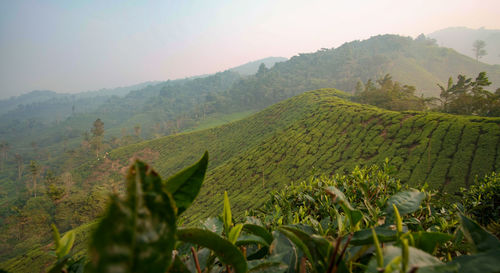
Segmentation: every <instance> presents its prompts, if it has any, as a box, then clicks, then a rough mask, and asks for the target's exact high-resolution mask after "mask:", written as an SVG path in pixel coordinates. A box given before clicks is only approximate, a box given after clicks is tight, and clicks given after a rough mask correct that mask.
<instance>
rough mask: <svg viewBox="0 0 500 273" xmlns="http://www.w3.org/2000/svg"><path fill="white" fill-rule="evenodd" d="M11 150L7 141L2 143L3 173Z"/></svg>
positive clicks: (0, 144)
mask: <svg viewBox="0 0 500 273" xmlns="http://www.w3.org/2000/svg"><path fill="white" fill-rule="evenodd" d="M9 149H10V146H9V143H8V142H7V141H2V143H0V150H1V151H2V164H1V166H0V170H2V171H3V165H4V163H5V161H6V160H7V152H8V151H9Z"/></svg>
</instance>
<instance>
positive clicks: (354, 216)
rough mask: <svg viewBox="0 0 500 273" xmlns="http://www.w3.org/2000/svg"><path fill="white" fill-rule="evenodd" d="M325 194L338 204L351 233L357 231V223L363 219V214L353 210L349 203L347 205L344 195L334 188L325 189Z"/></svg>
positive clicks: (347, 201)
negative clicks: (346, 218)
mask: <svg viewBox="0 0 500 273" xmlns="http://www.w3.org/2000/svg"><path fill="white" fill-rule="evenodd" d="M326 192H327V193H328V194H330V195H331V196H332V198H333V200H334V202H338V203H340V205H341V207H342V209H343V210H344V213H345V214H346V215H347V217H348V219H349V224H350V227H351V231H355V230H356V229H357V224H358V223H359V221H361V219H363V213H362V212H361V211H360V210H358V209H355V208H353V206H352V205H351V203H349V200H347V198H346V197H345V195H344V193H343V192H341V191H340V190H339V189H337V188H336V187H334V186H330V187H327V188H326Z"/></svg>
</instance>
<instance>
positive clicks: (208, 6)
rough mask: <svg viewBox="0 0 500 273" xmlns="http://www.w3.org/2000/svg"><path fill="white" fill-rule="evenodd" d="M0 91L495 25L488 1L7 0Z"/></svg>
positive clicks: (128, 78)
mask: <svg viewBox="0 0 500 273" xmlns="http://www.w3.org/2000/svg"><path fill="white" fill-rule="evenodd" d="M0 7H1V11H0V59H1V60H2V62H1V64H0V98H7V97H11V96H17V95H21V94H24V93H27V92H30V91H32V90H52V91H56V92H59V93H78V92H84V91H90V90H100V89H103V88H115V87H120V86H129V85H134V84H138V83H142V82H148V81H165V80H168V79H178V78H185V77H190V76H196V75H203V74H212V73H215V72H218V71H224V70H226V69H229V68H231V67H235V66H238V65H242V64H244V63H247V62H251V61H255V60H258V59H262V58H267V57H271V56H273V57H286V58H290V57H292V56H295V55H297V54H299V53H309V52H315V51H317V50H319V49H321V48H332V47H338V46H340V45H341V44H343V43H345V42H350V41H353V40H364V39H368V38H369V37H371V36H375V35H381V34H398V35H403V36H411V37H416V36H418V35H419V34H421V33H424V34H429V33H432V32H434V31H437V30H441V29H444V28H448V27H460V26H463V27H467V28H472V29H478V28H481V27H484V28H486V29H500V20H499V19H498V18H497V14H496V11H498V10H500V3H498V1H490V0H486V1H482V3H481V5H478V4H477V1H449V0H446V1H432V2H431V1H414V2H411V3H401V1H394V0H384V1H367V0H363V1H361V0H360V1H349V2H348V1H337V2H336V3H332V2H331V1H311V2H308V3H303V2H301V1H275V2H272V3H266V2H265V1H254V2H251V3H243V2H239V1H217V2H210V3H206V2H203V1H194V2H189V3H187V2H182V3H176V2H174V1H166V2H155V3H154V4H152V3H142V2H139V3H135V2H129V1H127V2H121V1H111V2H106V3H101V2H64V1H47V2H44V3H43V4H41V3H39V2H37V1H15V2H13V3H1V4H0Z"/></svg>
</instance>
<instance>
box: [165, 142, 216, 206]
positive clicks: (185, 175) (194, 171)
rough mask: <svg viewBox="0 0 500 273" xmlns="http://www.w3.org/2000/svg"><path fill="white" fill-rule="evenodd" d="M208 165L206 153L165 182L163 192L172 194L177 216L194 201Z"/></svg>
mask: <svg viewBox="0 0 500 273" xmlns="http://www.w3.org/2000/svg"><path fill="white" fill-rule="evenodd" d="M207 165H208V152H205V154H204V155H203V157H202V158H201V159H200V160H199V161H198V162H196V163H195V164H193V165H192V166H190V167H187V168H186V169H184V170H182V171H180V172H178V173H177V174H175V175H173V176H172V177H170V178H169V179H167V181H166V182H165V190H167V191H168V192H169V193H170V194H172V196H173V198H174V200H175V204H176V207H177V215H180V214H181V213H182V212H184V211H185V210H186V209H187V208H188V207H189V206H190V205H191V204H192V203H193V201H194V199H195V198H196V196H197V195H198V193H199V192H200V189H201V184H202V183H203V179H205V172H206V170H207Z"/></svg>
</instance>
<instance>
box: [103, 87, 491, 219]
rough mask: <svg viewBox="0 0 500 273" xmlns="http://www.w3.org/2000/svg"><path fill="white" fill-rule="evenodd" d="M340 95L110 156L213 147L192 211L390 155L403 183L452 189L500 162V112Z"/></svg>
mask: <svg viewBox="0 0 500 273" xmlns="http://www.w3.org/2000/svg"><path fill="white" fill-rule="evenodd" d="M339 94H342V93H339V92H338V91H334V90H330V89H322V90H317V91H311V92H307V93H305V94H303V95H300V96H297V97H294V98H292V99H289V100H286V101H284V102H281V103H278V104H276V105H274V106H272V107H270V108H268V109H266V110H265V111H262V112H260V113H258V114H256V115H253V116H251V117H249V118H246V119H243V120H241V121H237V122H234V123H231V124H228V125H225V126H222V127H218V128H213V129H209V130H204V131H199V132H194V133H190V134H182V135H177V136H171V137H165V138H161V139H158V140H154V141H149V142H144V143H141V144H137V145H133V146H129V147H125V148H121V149H118V150H116V151H114V152H112V153H111V158H112V159H113V160H118V161H120V162H121V163H122V164H125V163H126V162H125V161H126V160H125V159H127V158H129V157H131V156H133V155H134V154H135V155H140V154H141V153H147V152H148V151H149V152H150V153H149V154H150V156H149V157H148V160H149V161H151V162H152V164H153V166H154V167H155V168H156V169H157V170H158V171H159V172H160V173H161V174H162V175H163V176H167V175H171V174H172V173H174V172H176V171H178V170H180V169H181V168H182V167H184V166H186V165H187V164H189V163H190V162H193V161H194V160H195V159H196V158H197V157H198V156H199V155H200V154H201V153H202V152H203V151H204V150H205V149H207V150H208V151H209V153H210V154H211V161H210V172H209V174H208V175H207V177H208V179H207V181H206V183H205V186H204V188H203V189H202V193H201V195H200V199H199V201H198V203H196V204H195V206H194V208H193V209H192V210H191V213H190V215H191V217H190V218H191V219H197V218H200V217H205V216H208V215H210V214H213V213H215V211H217V210H218V209H219V208H218V207H217V206H216V203H215V201H214V200H219V197H220V194H222V193H223V192H224V190H227V191H229V192H230V193H231V195H232V196H235V198H234V200H235V201H234V202H235V207H236V208H237V210H238V211H239V212H242V211H243V210H244V209H248V208H250V207H255V206H258V205H259V204H260V203H261V202H263V197H264V196H265V194H266V193H267V192H269V191H270V190H273V189H276V188H279V187H281V186H283V185H285V184H289V183H291V182H292V181H298V180H303V179H307V178H308V177H309V176H311V175H313V174H332V173H334V172H343V171H348V170H352V169H353V168H354V167H355V166H356V165H369V164H374V163H376V164H378V163H382V162H383V161H384V160H385V158H389V159H390V160H391V164H392V165H394V166H395V167H396V168H397V170H398V171H397V175H396V176H397V177H398V178H400V179H402V181H404V182H405V183H409V184H411V185H417V184H418V185H422V184H423V183H428V184H429V185H430V186H431V187H432V188H434V189H442V190H445V191H450V192H454V191H455V190H456V189H458V187H462V186H466V185H470V184H471V183H473V181H474V177H475V176H476V175H484V174H485V173H488V172H491V171H493V170H497V171H498V170H500V157H499V156H497V154H500V145H499V143H500V119H499V118H494V119H493V118H479V117H465V116H454V115H446V114H440V113H423V112H402V113H400V112H392V111H386V110H381V109H378V108H375V107H371V106H367V105H360V104H356V103H352V102H349V101H346V100H344V99H341V98H339V97H338V96H339ZM492 147H494V148H492ZM151 151H154V153H153V154H154V155H153V156H151Z"/></svg>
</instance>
